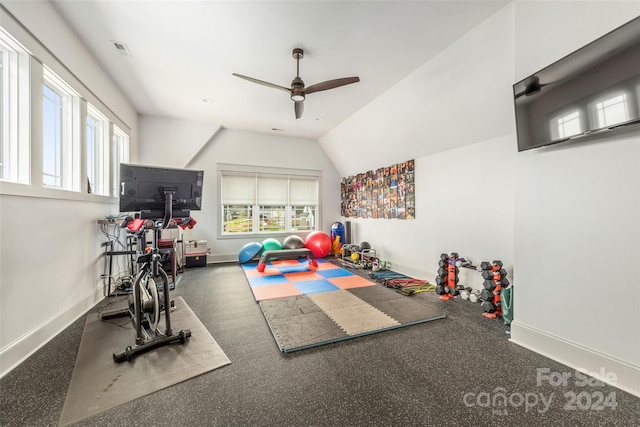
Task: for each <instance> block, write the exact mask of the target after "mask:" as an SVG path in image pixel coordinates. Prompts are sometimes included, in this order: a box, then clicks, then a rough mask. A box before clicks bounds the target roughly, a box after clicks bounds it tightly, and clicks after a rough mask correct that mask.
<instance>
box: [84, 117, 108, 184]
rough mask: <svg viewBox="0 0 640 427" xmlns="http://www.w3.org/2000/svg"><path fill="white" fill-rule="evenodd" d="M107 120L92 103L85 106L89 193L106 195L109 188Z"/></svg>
mask: <svg viewBox="0 0 640 427" xmlns="http://www.w3.org/2000/svg"><path fill="white" fill-rule="evenodd" d="M108 141H109V121H108V119H107V118H106V117H105V116H104V115H103V114H102V113H101V112H100V111H98V109H97V108H95V107H94V106H93V105H91V104H88V106H87V145H86V152H87V180H88V185H89V188H88V191H89V192H90V193H95V194H101V195H104V196H108V195H109V192H110V190H111V185H110V184H111V183H110V180H109V176H110V172H111V170H110V163H109V150H110V147H109V144H108Z"/></svg>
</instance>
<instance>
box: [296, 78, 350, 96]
mask: <svg viewBox="0 0 640 427" xmlns="http://www.w3.org/2000/svg"><path fill="white" fill-rule="evenodd" d="M359 81H360V77H344V78H341V79H335V80H327V81H326V82H321V83H316V84H314V85H311V86H309V87H308V88H306V89H305V90H304V93H305V94H307V95H308V94H310V93H314V92H320V91H322V90H328V89H334V88H337V87H340V86H345V85H349V84H351V83H358V82H359Z"/></svg>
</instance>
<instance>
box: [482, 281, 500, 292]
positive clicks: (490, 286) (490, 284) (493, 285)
mask: <svg viewBox="0 0 640 427" xmlns="http://www.w3.org/2000/svg"><path fill="white" fill-rule="evenodd" d="M482 286H483V287H484V288H485V289H487V290H489V291H493V290H494V289H495V288H496V286H498V285H497V283H496V282H494V281H493V280H485V281H484V282H482Z"/></svg>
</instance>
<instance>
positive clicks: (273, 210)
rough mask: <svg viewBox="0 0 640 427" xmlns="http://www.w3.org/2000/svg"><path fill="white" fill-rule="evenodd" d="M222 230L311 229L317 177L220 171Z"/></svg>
mask: <svg viewBox="0 0 640 427" xmlns="http://www.w3.org/2000/svg"><path fill="white" fill-rule="evenodd" d="M220 179H221V195H220V197H221V208H222V221H221V223H222V233H223V234H226V235H232V234H239V233H245V234H248V233H258V234H261V233H265V234H268V233H285V232H294V231H313V230H315V229H316V218H317V214H318V199H319V197H318V194H319V179H320V177H319V176H306V175H292V174H287V175H283V174H278V173H273V174H270V173H266V172H259V173H257V172H256V173H251V172H245V173H243V172H236V171H233V172H232V171H221V173H220Z"/></svg>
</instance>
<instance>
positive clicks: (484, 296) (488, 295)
mask: <svg viewBox="0 0 640 427" xmlns="http://www.w3.org/2000/svg"><path fill="white" fill-rule="evenodd" d="M494 298H495V294H494V293H493V292H491V291H490V290H488V289H483V290H482V291H481V292H480V299H481V300H482V301H489V302H492V301H493V299H494Z"/></svg>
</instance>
